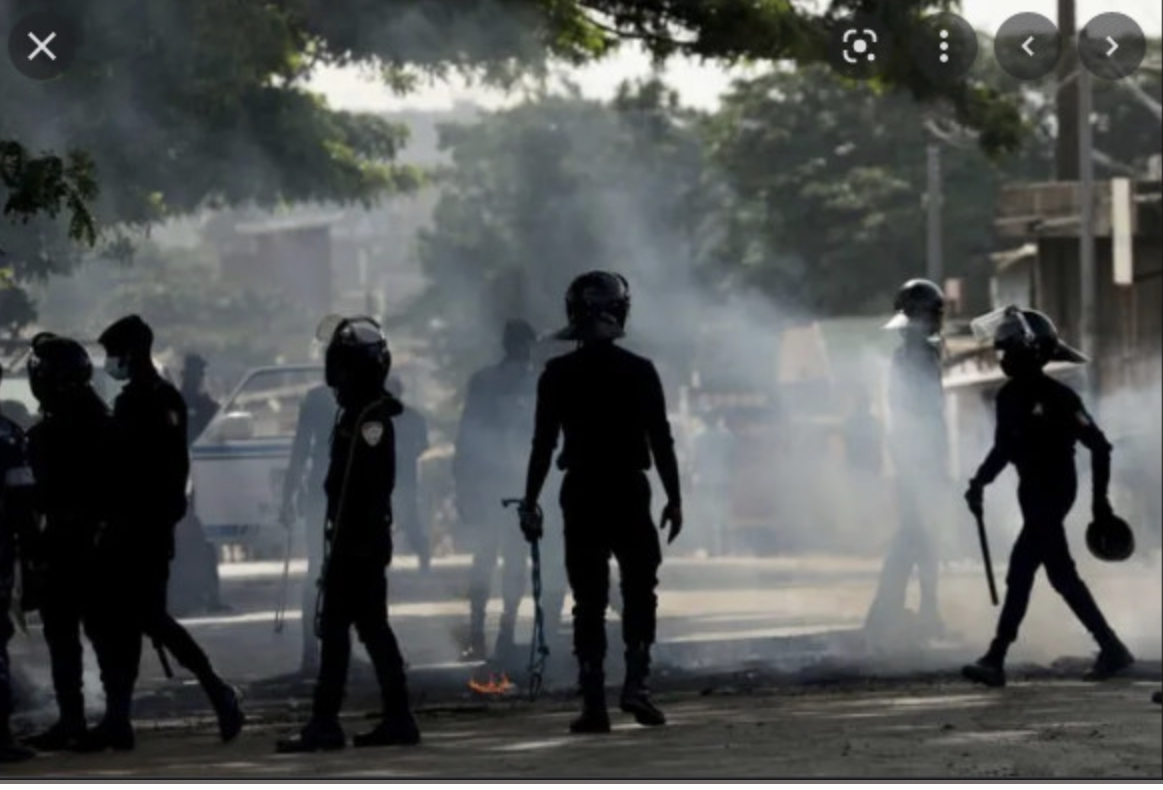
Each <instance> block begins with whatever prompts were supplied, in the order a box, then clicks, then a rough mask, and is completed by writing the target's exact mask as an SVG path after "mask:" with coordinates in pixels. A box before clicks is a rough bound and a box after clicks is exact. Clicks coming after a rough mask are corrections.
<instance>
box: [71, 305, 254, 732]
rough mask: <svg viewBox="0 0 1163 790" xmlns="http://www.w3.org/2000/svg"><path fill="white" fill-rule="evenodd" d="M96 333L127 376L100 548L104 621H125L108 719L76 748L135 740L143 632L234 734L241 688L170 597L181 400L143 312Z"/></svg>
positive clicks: (183, 462) (110, 362) (180, 467)
mask: <svg viewBox="0 0 1163 790" xmlns="http://www.w3.org/2000/svg"><path fill="white" fill-rule="evenodd" d="M98 342H99V343H100V344H101V345H102V346H103V347H104V348H105V353H106V355H107V356H106V360H105V370H106V372H108V373H109V375H110V376H111V377H112V378H113V379H115V380H117V381H124V382H125V386H124V388H123V389H122V390H121V392H120V393H119V394H118V396H117V400H116V401H115V402H114V404H113V429H114V432H115V442H114V448H113V450H114V453H115V454H116V455H115V463H113V464H112V473H113V475H114V476H115V479H114V481H113V483H112V490H111V491H110V495H111V497H110V498H111V501H112V502H113V507H112V509H111V515H110V524H109V527H108V529H107V530H106V531H105V534H104V535H103V536H102V551H106V552H108V553H109V556H110V560H109V561H110V562H111V563H113V564H114V568H113V570H111V572H110V576H111V584H110V585H109V587H110V590H109V593H108V594H109V595H110V596H112V600H111V602H110V603H108V604H106V605H104V606H103V609H104V611H103V612H102V615H101V616H102V620H103V621H105V622H103V624H102V630H105V629H106V628H109V629H128V631H127V633H126V634H124V635H123V636H118V637H117V639H116V640H115V641H116V643H117V644H118V648H117V655H116V658H115V659H114V661H115V663H116V665H117V666H118V670H117V677H116V681H115V686H116V694H115V695H113V699H110V700H107V704H106V716H105V719H104V720H103V721H102V722H101V723H100V724H99V725H98V726H97V727H95V728H94V729H92V730H90V731H89V736H88V738H87V739H86V742H85V744H83V746H82V748H83V749H84V750H86V751H97V750H102V749H106V748H113V749H131V748H133V745H134V733H133V727H132V725H131V722H130V703H131V698H132V691H133V685H134V684H135V683H136V680H137V674H138V668H139V664H140V661H141V641H142V639H141V638H142V636H143V635H144V636H147V637H149V638H150V640H151V641H152V642H153V644H154V646H155V647H156V648H157V649H158V650H159V651H160V650H166V651H168V652H169V653H170V654H172V655H173V657H174V658H175V659H176V660H177V662H178V663H179V664H181V665H182V666H183V667H185V668H186V669H188V670H190V671H191V672H192V673H193V674H194V675H195V677H197V678H198V682H199V684H200V685H201V686H202V690H203V691H204V692H205V693H206V696H207V697H208V698H209V700H210V703H211V705H212V706H213V708H214V711H215V713H216V714H217V717H218V730H219V735H220V736H221V738H222V740H223V741H230V740H232V739H233V738H234V737H235V736H237V735H238V733H239V731H240V730H241V729H242V725H243V714H242V711H241V709H240V707H239V698H238V693H237V691H236V690H235V689H234V688H233V687H231V686H229V685H228V684H227V683H225V682H224V681H223V680H222V678H220V677H219V676H218V675H217V673H216V672H215V671H214V668H213V666H212V665H211V664H210V659H209V658H207V656H206V653H205V652H204V651H203V650H202V648H201V647H200V646H199V645H198V643H197V642H195V641H194V639H193V637H191V636H190V634H189V632H187V631H186V629H185V628H183V627H182V626H181V625H180V624H179V623H178V622H177V620H175V619H174V618H173V616H172V615H170V613H169V611H168V604H167V595H166V593H167V585H168V582H169V574H170V562H171V560H172V559H173V557H174V530H175V527H176V526H177V524H178V522H179V521H181V519H182V517H183V516H184V515H185V513H186V508H187V504H188V503H187V500H186V483H187V481H188V478H189V474H190V456H189V450H188V448H187V445H186V440H187V432H186V420H187V410H186V403H185V401H184V400H183V399H182V396H181V394H180V393H179V392H178V390H177V389H176V388H175V387H174V386H173V385H172V384H170V383H169V382H168V381H166V380H165V379H163V378H162V377H161V374H159V373H158V371H157V368H155V367H154V364H153V359H152V356H151V351H152V348H153V330H152V329H150V327H149V325H148V324H147V323H146V322H145V321H143V320H142V319H141V318H140V317H139V316H136V315H129V316H126V317H124V318H121V319H119V320H117V321H115V322H114V323H113V324H111V325H110V326H109V327H108V328H107V329H106V330H105V331H104V332H103V333H102V334H101V336H100V337H99V338H98ZM106 622H107V623H108V625H106Z"/></svg>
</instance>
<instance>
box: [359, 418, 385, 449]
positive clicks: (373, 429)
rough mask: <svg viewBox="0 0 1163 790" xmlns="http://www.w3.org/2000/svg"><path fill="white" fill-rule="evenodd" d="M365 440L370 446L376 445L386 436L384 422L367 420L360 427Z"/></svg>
mask: <svg viewBox="0 0 1163 790" xmlns="http://www.w3.org/2000/svg"><path fill="white" fill-rule="evenodd" d="M359 433H360V435H361V436H362V437H363V440H364V441H365V442H367V443H368V446H370V447H375V446H376V445H377V444H379V443H380V440H381V439H383V438H384V424H383V423H382V422H375V421H372V422H365V423H364V424H363V425H362V426H360V429H359Z"/></svg>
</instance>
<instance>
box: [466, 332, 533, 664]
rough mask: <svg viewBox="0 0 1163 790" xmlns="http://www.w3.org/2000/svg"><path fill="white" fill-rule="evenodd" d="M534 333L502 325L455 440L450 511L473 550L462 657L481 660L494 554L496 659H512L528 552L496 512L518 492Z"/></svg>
mask: <svg viewBox="0 0 1163 790" xmlns="http://www.w3.org/2000/svg"><path fill="white" fill-rule="evenodd" d="M536 339H537V338H536V334H535V333H534V331H533V328H532V327H531V326H529V324H527V323H525V322H524V321H519V320H513V321H509V322H508V323H506V324H505V328H504V333H503V337H502V346H503V347H504V358H503V359H502V360H501V361H500V362H497V363H496V364H494V365H490V366H488V367H486V368H483V369H481V370H479V371H477V372H476V373H474V374H473V376H472V378H470V379H469V382H468V391H467V393H466V395H465V401H464V412H463V414H462V415H461V418H460V427H459V430H458V432H457V436H456V456H455V457H454V459H453V466H452V475H453V480H454V482H455V484H456V507H457V512H458V514H459V516H460V520H461V523H462V524H463V525H465V531H466V533H467V535H468V538H469V543H470V548H471V550H472V555H473V558H472V578H471V581H470V583H469V584H470V586H469V639H468V645H467V648H466V650H465V658H466V659H482V658H485V607H486V606H487V604H488V601H489V593H490V587H491V586H492V577H493V573H494V571H495V570H496V566H497V556H498V554H499V555H500V556H501V558H502V561H503V563H504V564H503V568H502V576H501V600H502V611H501V623H500V628H499V630H498V632H497V642H496V646H495V648H494V651H493V652H494V654H495V655H497V656H505V655H508V654H509V653H511V651H512V650H513V643H514V629H515V627H516V622H517V608H518V606H519V605H520V603H521V597H522V596H523V595H524V594H525V576H526V557H527V556H528V549H527V547H526V546H525V542H524V541H523V540H522V539H521V534H520V532H519V531H518V530H515V529H513V526H512V522H511V521H510V520H509V518H508V516H507V514H506V513H505V511H504V510H502V509H501V506H500V502H501V499H502V498H503V497H505V496H506V493H505V492H506V491H508V492H515V491H519V490H520V487H521V482H522V479H521V478H522V474H523V471H524V466H525V454H526V452H527V451H528V449H527V448H528V447H529V438H530V435H531V431H532V427H533V399H534V396H535V394H536V390H535V388H536V380H535V379H534V375H533V366H532V362H531V359H532V349H533V343H534V341H535V340H536Z"/></svg>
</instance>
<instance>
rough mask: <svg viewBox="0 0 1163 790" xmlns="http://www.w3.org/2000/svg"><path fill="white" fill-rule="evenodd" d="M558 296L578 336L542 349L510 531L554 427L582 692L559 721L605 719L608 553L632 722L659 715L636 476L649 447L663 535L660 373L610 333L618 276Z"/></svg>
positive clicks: (643, 517)
mask: <svg viewBox="0 0 1163 790" xmlns="http://www.w3.org/2000/svg"><path fill="white" fill-rule="evenodd" d="M565 306H566V315H567V316H568V319H569V325H568V326H567V327H566V328H565V329H563V330H562V331H561V332H560V333H559V337H560V338H561V339H564V340H572V341H575V342H576V343H577V344H578V347H577V349H576V350H574V351H572V352H570V353H568V354H566V355H564V356H560V357H557V358H555V359H553V360H550V361H549V363H548V364H547V365H546V366H545V370H544V371H543V372H542V374H541V376H540V379H539V381H538V387H537V406H536V420H535V424H534V425H535V427H534V435H533V447H532V451H531V454H530V457H529V468H528V473H527V479H526V486H525V498H524V501H523V503H522V508H521V512H522V519H521V520H522V530H523V531H524V532H525V534H526V537H527V538H534V537H538V536H539V533H540V530H541V524H540V518H539V517H538V515H539V513H540V509H539V507H538V505H537V500H538V498H539V496H540V494H541V489H542V486H543V484H544V482H545V478H546V475H547V474H548V472H549V468H550V465H551V463H552V460H553V458H552V457H553V451H554V449H555V448H556V446H557V439H558V434H559V433H561V434H563V435H564V446H563V449H562V452H561V455H560V457H559V458H558V461H557V463H558V466H559V467H560V468H561V469H563V470H564V471H565V479H564V480H563V482H562V486H561V508H562V516H563V518H564V522H565V557H566V573H567V575H568V577H569V583H570V587H571V589H572V590H573V597H574V602H575V603H574V610H573V622H574V631H573V633H574V653H575V655H576V656H577V660H578V666H579V684H580V687H581V692H582V713H581V716H579V717H578V718H577V719H575V720H574V721H573V722H572V723H571V724H570V730H571V731H572V732H575V733H598V732H609V730H610V719H609V714H608V713H607V710H606V700H605V672H604V668H603V663H604V661H605V654H606V631H605V616H606V607H607V604H608V601H609V560H610V556H611V555H613V556H614V558H615V559H617V561H618V567H619V571H620V576H621V584H622V597H623V607H624V608H623V613H622V637H623V640H624V642H625V647H626V678H625V683H624V685H623V687H622V695H621V708H622V710H623V711H625V712H627V713H630V714H631V715H633V716H634V718H635V720H636V721H637V722H638V723H639V724H644V725H661V724H664V723H665V722H666V718H665V716H664V715H663V714H662V712H661V711H660V710H659V709H658V708H657V707H655V706H654V704H653V703H652V701H651V699H650V693H649V690H648V688H647V683H646V681H647V677H648V675H649V667H650V648H651V646H652V645H653V643H654V638H655V618H656V609H657V597H656V594H655V589H656V588H657V585H658V568H659V566H660V565H661V562H662V555H661V551H660V546H659V540H658V535H657V533H656V532H655V531H654V523H653V519H652V515H651V510H650V494H651V492H650V481H649V480H648V478H647V477H646V471H647V470H648V469H649V468H650V466H651V458H652V457H653V460H654V463H655V464H656V465H657V467H658V473H659V477H660V478H661V480H662V485H663V487H664V488H665V490H666V496H667V503H666V506H665V507H664V508H663V510H662V518H661V523H660V527H661V528H662V529H666V528H667V527H669V530H670V532H669V536H668V540H669V541H673V540H674V539H675V538H676V537H677V536H678V534H679V531H680V530H681V528H682V496H681V492H680V490H679V473H678V460H677V458H676V456H675V451H674V440H673V437H672V434H671V429H670V423H669V421H668V420H667V413H666V402H665V397H664V395H663V390H662V382H661V380H660V378H659V376H658V372H657V370H656V369H655V367H654V364H653V363H652V362H650V361H649V360H648V359H645V358H643V357H640V356H638V355H636V354H633V353H631V352H630V351H627V350H625V349H623V348H621V347H619V346H618V345H616V343H615V341H616V340H617V339H618V338H621V337H622V336H623V335H624V334H625V325H626V318H627V316H628V314H629V311H630V288H629V284H628V283H627V282H626V279H625V278H624V277H622V276H621V275H619V274H614V273H611V272H602V271H596V272H589V273H587V274H583V275H582V276H580V277H578V278H577V279H576V280H574V282H573V283H572V284H571V285H570V287H569V290H568V292H567V293H566V300H565Z"/></svg>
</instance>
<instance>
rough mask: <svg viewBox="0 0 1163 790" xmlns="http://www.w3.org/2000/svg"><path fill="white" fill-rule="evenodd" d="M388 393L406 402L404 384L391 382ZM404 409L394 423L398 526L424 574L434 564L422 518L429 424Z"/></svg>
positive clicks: (414, 410)
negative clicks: (422, 460) (422, 479)
mask: <svg viewBox="0 0 1163 790" xmlns="http://www.w3.org/2000/svg"><path fill="white" fill-rule="evenodd" d="M387 386H388V392H390V393H391V394H392V395H393V396H395V398H396V399H397V400H400V402H401V403H403V400H402V399H403V396H404V382H402V381H401V380H400V379H399V378H398V377H397V376H392V377H391V378H390V379H388V385H387ZM403 406H404V410H403V411H402V412H400V415H399V416H398V417H396V418H395V419H394V420H392V422H393V423H394V424H395V426H396V493H395V495H394V496H393V498H392V503H393V505H394V510H395V514H396V523H397V524H399V525H400V530H401V531H402V532H403V533H404V534H405V535H407V536H408V542H409V543H410V544H411V545H412V550H413V551H415V552H416V557H417V559H418V560H419V561H420V570H421V572H427V571H428V567H429V565H430V564H431V562H432V545H431V542H430V540H429V538H428V530H427V529H426V528H425V525H424V523H423V522H422V521H421V519H420V481H419V472H420V456H421V455H423V454H424V451H425V450H427V449H428V422H427V421H426V420H425V419H424V417H423V415H421V414H420V412H418V411H416V409H414V408H412V407H411V406H409V405H408V404H406V403H404V404H403Z"/></svg>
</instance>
